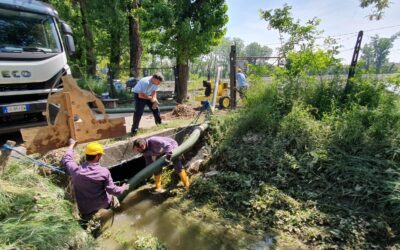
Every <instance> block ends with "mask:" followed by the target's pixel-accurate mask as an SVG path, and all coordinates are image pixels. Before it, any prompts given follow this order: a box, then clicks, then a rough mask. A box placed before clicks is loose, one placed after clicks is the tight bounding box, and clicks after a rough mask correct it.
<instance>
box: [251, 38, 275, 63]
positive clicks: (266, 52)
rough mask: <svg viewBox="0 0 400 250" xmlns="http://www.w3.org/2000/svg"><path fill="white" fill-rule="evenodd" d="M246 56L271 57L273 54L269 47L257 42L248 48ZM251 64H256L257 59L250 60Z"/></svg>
mask: <svg viewBox="0 0 400 250" xmlns="http://www.w3.org/2000/svg"><path fill="white" fill-rule="evenodd" d="M244 50H245V56H248V57H253V56H270V55H271V54H272V49H271V48H269V47H268V46H261V45H260V44H258V43H256V42H252V43H250V44H249V45H247V46H246V48H245V49H244ZM249 62H250V63H252V64H255V63H256V59H255V58H249Z"/></svg>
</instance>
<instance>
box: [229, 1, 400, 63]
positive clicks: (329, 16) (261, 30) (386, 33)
mask: <svg viewBox="0 0 400 250" xmlns="http://www.w3.org/2000/svg"><path fill="white" fill-rule="evenodd" d="M390 1H391V5H390V7H389V9H386V10H385V14H384V17H383V19H382V20H379V21H370V20H369V18H368V14H370V13H372V11H371V8H364V9H363V8H361V7H360V6H359V5H360V1H359V0H287V1H280V0H226V3H227V4H228V16H229V22H228V25H227V33H226V36H227V37H231V38H232V37H239V38H241V39H243V40H244V41H245V44H246V45H247V44H249V43H251V42H257V43H259V44H261V45H267V46H268V47H270V48H274V49H275V48H276V47H277V46H279V36H278V32H277V31H276V30H272V29H268V24H267V22H266V21H265V20H261V18H260V15H259V11H260V10H270V9H276V8H282V7H283V5H284V4H285V3H287V4H288V5H289V6H292V10H291V13H292V17H293V18H294V19H299V20H300V23H301V24H304V23H305V22H306V21H307V20H310V19H312V18H314V17H317V18H319V19H321V23H320V25H319V26H318V29H319V30H322V31H323V33H322V34H321V36H322V37H326V36H332V37H334V38H335V39H337V41H338V43H339V44H341V45H343V47H342V48H340V49H339V51H340V54H339V58H341V59H342V60H343V62H344V63H348V64H350V61H351V57H352V55H353V49H354V45H355V43H356V39H357V33H358V31H360V30H363V31H364V36H363V40H362V44H361V46H362V47H363V46H364V44H366V43H368V42H369V41H370V39H371V37H372V36H374V35H376V34H377V35H379V37H390V36H391V35H393V34H394V33H396V32H400V0H390ZM322 40H323V39H321V41H322ZM275 52H276V50H274V54H276V53H275ZM389 61H391V62H400V38H399V39H398V40H396V41H395V43H394V46H393V48H392V49H391V53H390V55H389Z"/></svg>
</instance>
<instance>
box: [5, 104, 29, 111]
mask: <svg viewBox="0 0 400 250" xmlns="http://www.w3.org/2000/svg"><path fill="white" fill-rule="evenodd" d="M25 111H28V105H15V106H7V107H4V108H3V112H4V113H14V112H25Z"/></svg>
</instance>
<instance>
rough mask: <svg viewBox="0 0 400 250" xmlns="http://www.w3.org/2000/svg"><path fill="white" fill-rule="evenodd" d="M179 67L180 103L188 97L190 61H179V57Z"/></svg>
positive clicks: (178, 97)
mask: <svg viewBox="0 0 400 250" xmlns="http://www.w3.org/2000/svg"><path fill="white" fill-rule="evenodd" d="M176 63H177V67H178V86H177V87H178V91H177V92H178V96H177V99H176V101H177V102H178V103H183V102H184V101H185V100H186V98H187V83H188V79H189V65H188V61H187V60H186V62H183V63H182V62H179V60H178V59H177V62H176Z"/></svg>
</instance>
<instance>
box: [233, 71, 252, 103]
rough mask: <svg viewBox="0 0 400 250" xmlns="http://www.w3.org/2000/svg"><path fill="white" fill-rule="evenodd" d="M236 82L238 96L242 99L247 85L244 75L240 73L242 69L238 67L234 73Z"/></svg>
mask: <svg viewBox="0 0 400 250" xmlns="http://www.w3.org/2000/svg"><path fill="white" fill-rule="evenodd" d="M236 82H237V86H238V87H239V91H238V92H239V96H240V98H241V99H243V97H244V94H245V92H246V90H247V88H248V87H249V85H248V84H247V80H246V76H245V75H244V74H243V73H242V69H240V68H239V69H238V72H237V73H236Z"/></svg>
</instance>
